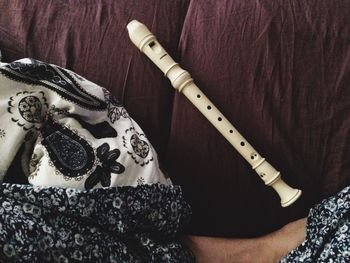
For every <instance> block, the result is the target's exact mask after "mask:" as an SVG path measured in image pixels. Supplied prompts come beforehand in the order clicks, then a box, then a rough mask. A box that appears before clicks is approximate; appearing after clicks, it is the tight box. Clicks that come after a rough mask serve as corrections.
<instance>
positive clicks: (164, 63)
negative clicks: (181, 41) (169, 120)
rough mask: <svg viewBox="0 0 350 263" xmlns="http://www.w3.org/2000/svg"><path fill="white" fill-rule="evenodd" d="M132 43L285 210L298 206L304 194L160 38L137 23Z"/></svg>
mask: <svg viewBox="0 0 350 263" xmlns="http://www.w3.org/2000/svg"><path fill="white" fill-rule="evenodd" d="M127 29H128V32H129V36H130V39H131V41H132V42H133V43H134V44H135V46H136V47H137V48H139V49H140V50H141V52H143V53H144V54H146V56H147V57H148V58H149V59H151V60H152V61H153V63H154V64H156V65H157V67H158V68H160V70H161V71H163V73H164V75H165V76H166V77H168V78H169V79H170V81H171V84H172V85H173V87H174V88H175V89H176V90H178V91H179V92H182V93H183V94H184V95H185V96H186V97H187V98H188V99H189V100H190V101H191V102H192V103H193V104H194V106H196V107H197V109H198V110H199V111H200V112H201V113H203V115H204V116H205V117H206V118H207V119H208V120H209V121H210V122H211V123H212V124H213V125H214V126H215V127H216V128H217V129H218V130H219V132H220V133H221V134H222V135H223V136H224V137H225V138H226V139H227V140H228V141H229V142H230V143H231V144H232V146H233V147H234V148H235V149H236V150H237V151H238V152H239V153H240V154H241V155H242V156H243V158H244V159H246V160H247V162H248V163H249V164H250V165H251V166H252V168H253V169H254V170H255V171H256V172H257V173H258V175H259V176H260V178H261V179H262V180H263V181H264V182H265V184H266V185H268V186H271V187H272V188H273V189H275V190H276V192H277V193H278V195H279V196H280V198H281V205H282V206H283V207H286V206H289V205H291V204H292V203H294V202H295V201H296V200H297V199H298V198H299V197H300V195H301V191H300V190H298V189H294V188H292V187H290V186H288V185H287V184H286V183H285V182H284V181H283V180H282V179H281V174H280V172H279V171H277V170H276V169H275V168H273V167H272V166H271V165H270V164H269V163H268V162H267V161H266V160H265V158H263V157H262V156H261V155H260V154H259V153H258V152H257V151H256V150H255V149H254V148H253V147H252V146H251V145H250V144H249V143H248V142H247V140H246V139H244V137H243V136H242V135H241V134H240V133H239V132H238V131H237V130H236V129H235V127H233V125H232V124H231V123H230V122H229V121H228V120H227V119H226V118H225V117H224V116H223V114H222V113H221V112H220V111H219V110H218V109H217V108H216V107H215V106H214V104H213V103H212V102H211V101H210V100H209V99H208V98H207V97H206V96H205V95H204V93H203V92H202V91H201V90H200V89H199V88H198V87H197V86H196V84H195V83H194V82H193V79H192V78H191V76H190V74H189V73H188V72H187V71H186V70H183V69H182V68H181V67H180V66H179V64H178V63H176V62H175V61H174V60H173V59H172V58H171V57H170V56H169V54H168V53H167V52H166V51H165V50H164V48H163V47H162V46H161V45H160V44H159V42H158V41H157V39H156V37H155V36H154V35H153V34H152V33H151V32H150V31H149V30H148V29H147V27H146V26H145V25H144V24H142V23H140V22H138V21H137V20H133V21H131V22H130V23H129V24H128V25H127Z"/></svg>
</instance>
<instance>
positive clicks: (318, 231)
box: [280, 186, 350, 263]
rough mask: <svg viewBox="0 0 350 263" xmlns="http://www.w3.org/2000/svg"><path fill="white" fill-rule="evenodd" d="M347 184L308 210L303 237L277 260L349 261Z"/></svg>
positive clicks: (349, 200) (286, 262) (349, 191)
mask: <svg viewBox="0 0 350 263" xmlns="http://www.w3.org/2000/svg"><path fill="white" fill-rule="evenodd" d="M349 217H350V186H348V187H346V188H345V189H343V190H342V191H341V192H339V193H338V194H337V195H335V196H332V197H330V198H328V199H325V200H323V201H322V202H321V203H320V204H318V205H316V206H315V207H314V208H312V209H311V210H310V212H309V217H308V223H307V233H306V234H307V236H306V240H305V241H304V242H303V243H302V244H301V245H300V246H299V247H297V248H296V249H295V250H293V251H292V252H291V253H289V254H288V255H287V256H286V257H284V258H283V259H282V260H281V261H280V263H293V262H310V263H316V262H320V263H321V262H327V263H349V262H350V219H349Z"/></svg>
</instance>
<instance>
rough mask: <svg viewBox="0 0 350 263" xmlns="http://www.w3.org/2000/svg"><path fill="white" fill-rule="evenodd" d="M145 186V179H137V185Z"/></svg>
mask: <svg viewBox="0 0 350 263" xmlns="http://www.w3.org/2000/svg"><path fill="white" fill-rule="evenodd" d="M143 184H145V179H143V177H140V178H139V179H137V185H143Z"/></svg>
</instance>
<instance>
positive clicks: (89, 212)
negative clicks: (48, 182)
mask: <svg viewBox="0 0 350 263" xmlns="http://www.w3.org/2000/svg"><path fill="white" fill-rule="evenodd" d="M189 216H190V207H189V205H188V204H187V203H186V202H185V200H184V198H183V196H182V192H181V189H180V187H178V186H167V185H161V184H154V185H142V186H138V187H110V188H99V189H92V190H89V191H81V190H77V189H72V188H70V189H69V188H68V189H64V188H54V187H50V188H41V187H36V186H34V187H33V186H31V185H15V184H0V262H6V263H9V262H31V263H32V262H60V263H66V262H94V263H95V262H130V263H133V262H156V263H158V262H179V263H186V262H189V263H190V262H194V257H193V254H192V253H191V251H190V250H188V249H187V248H186V246H185V245H183V244H182V243H181V242H180V241H179V240H178V239H177V238H176V235H177V233H178V231H179V229H180V228H181V227H182V226H183V225H184V224H185V223H186V222H187V221H188V219H189Z"/></svg>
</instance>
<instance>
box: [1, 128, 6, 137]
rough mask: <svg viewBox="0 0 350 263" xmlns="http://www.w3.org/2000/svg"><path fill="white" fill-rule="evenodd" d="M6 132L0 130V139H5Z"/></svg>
mask: <svg viewBox="0 0 350 263" xmlns="http://www.w3.org/2000/svg"><path fill="white" fill-rule="evenodd" d="M5 136H6V132H5V130H3V129H0V139H2V138H5Z"/></svg>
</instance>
